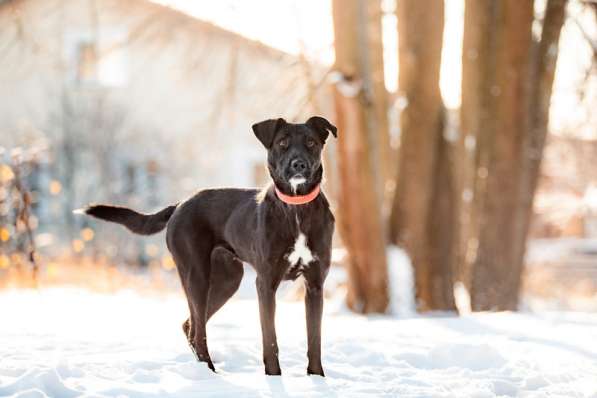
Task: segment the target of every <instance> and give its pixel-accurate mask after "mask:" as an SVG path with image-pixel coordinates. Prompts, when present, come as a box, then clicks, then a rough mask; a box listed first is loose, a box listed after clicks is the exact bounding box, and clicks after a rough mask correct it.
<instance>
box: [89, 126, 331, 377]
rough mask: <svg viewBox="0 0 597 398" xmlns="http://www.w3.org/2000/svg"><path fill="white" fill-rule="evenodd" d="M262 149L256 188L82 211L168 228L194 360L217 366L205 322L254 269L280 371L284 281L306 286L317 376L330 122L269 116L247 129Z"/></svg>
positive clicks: (266, 336)
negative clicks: (151, 210)
mask: <svg viewBox="0 0 597 398" xmlns="http://www.w3.org/2000/svg"><path fill="white" fill-rule="evenodd" d="M253 131H254V133H255V135H256V136H257V138H258V139H259V141H261V143H262V144H263V146H265V148H266V149H267V154H268V156H267V160H268V169H269V173H270V175H271V177H272V179H273V182H274V183H273V185H271V186H270V187H267V188H265V189H263V190H261V191H259V190H256V189H231V188H230V189H206V190H203V191H200V192H198V193H197V194H195V195H194V196H193V197H192V198H190V199H188V200H187V201H185V202H182V203H180V204H178V205H175V206H169V207H167V208H165V209H164V210H162V211H160V212H157V213H155V214H151V215H144V214H140V213H137V212H135V211H133V210H130V209H127V208H122V207H115V206H105V205H96V206H90V207H88V208H86V209H85V210H84V212H85V213H86V214H89V215H91V216H93V217H97V218H100V219H103V220H107V221H112V222H116V223H119V224H122V225H124V226H125V227H127V228H128V229H129V230H131V231H132V232H135V233H137V234H142V235H149V234H154V233H157V232H159V231H161V230H162V229H164V228H165V227H166V226H168V231H167V235H166V242H167V244H168V249H169V250H170V252H171V253H172V257H173V258H174V261H175V262H176V267H177V269H178V273H179V275H180V279H181V282H182V286H183V288H184V291H185V293H186V296H187V301H188V304H189V311H190V314H191V316H190V319H187V320H186V321H185V322H184V324H183V330H184V332H185V335H186V336H187V339H188V341H189V344H190V345H191V348H192V349H193V351H194V352H195V355H196V356H197V358H198V359H199V360H200V361H203V362H207V365H208V366H209V368H210V369H212V370H215V369H214V366H213V363H212V361H211V358H210V356H209V353H208V350H207V338H206V333H205V324H206V323H207V321H208V320H209V318H210V317H211V316H212V315H213V314H214V313H215V312H216V311H218V310H219V309H220V308H221V307H222V306H223V305H224V303H226V301H228V299H229V298H230V297H231V296H232V295H233V294H234V292H236V290H237V289H238V287H239V285H240V281H241V279H242V276H243V264H242V262H243V261H244V262H247V263H250V264H252V265H253V267H254V268H255V270H256V272H257V293H258V296H259V314H260V318H261V331H262V335H263V336H262V337H263V362H264V364H265V373H266V374H268V375H279V374H281V371H280V364H279V362H278V344H277V341H276V328H275V325H274V315H275V311H276V296H275V294H276V290H277V288H278V286H279V284H280V282H281V281H282V280H294V279H296V278H297V277H299V276H300V275H302V276H303V277H304V279H305V286H306V297H305V307H306V317H307V335H308V351H307V352H308V353H307V356H308V359H309V365H308V367H307V373H308V374H316V375H321V376H323V375H324V374H323V368H322V366H321V316H322V309H323V291H322V289H323V283H324V280H325V278H326V276H327V273H328V269H329V266H330V255H331V244H332V234H333V231H334V216H333V215H332V213H331V211H330V209H329V204H328V201H327V199H326V197H325V195H324V194H323V192H320V188H319V186H320V183H321V179H322V174H323V167H322V165H321V152H322V149H323V146H324V144H325V141H326V139H327V137H328V135H329V133H330V132H331V133H332V134H333V135H334V137H335V136H336V127H335V126H333V125H332V124H330V123H329V122H328V121H327V120H326V119H324V118H322V117H318V116H314V117H312V118H310V119H309V120H308V121H307V122H306V123H304V124H292V123H287V122H286V121H285V120H284V119H270V120H266V121H263V122H261V123H257V124H255V125H253Z"/></svg>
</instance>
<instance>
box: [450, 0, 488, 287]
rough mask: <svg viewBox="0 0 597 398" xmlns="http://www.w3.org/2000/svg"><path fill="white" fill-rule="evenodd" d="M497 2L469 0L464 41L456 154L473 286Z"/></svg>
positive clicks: (465, 270) (464, 262)
mask: <svg viewBox="0 0 597 398" xmlns="http://www.w3.org/2000/svg"><path fill="white" fill-rule="evenodd" d="M496 5H497V2H493V1H490V0H489V1H488V0H482V1H479V0H467V1H466V4H465V13H464V21H465V22H464V37H463V44H462V104H461V107H460V131H461V133H460V138H459V139H460V141H459V146H458V150H459V156H458V162H459V164H458V170H459V171H460V173H459V177H460V178H459V180H458V191H459V192H460V193H461V198H460V200H459V201H458V203H457V205H458V214H460V223H459V226H460V232H459V258H458V264H459V265H458V271H457V272H458V279H460V280H461V281H463V282H464V284H465V285H466V286H467V287H468V288H469V289H470V284H471V274H472V264H473V262H474V261H475V258H476V255H477V247H478V243H479V241H478V234H479V223H478V220H479V217H480V213H482V210H483V200H484V194H485V189H486V182H487V179H486V174H487V168H488V162H489V156H488V155H489V152H488V149H489V148H490V144H489V142H490V137H491V134H490V130H489V129H488V128H487V126H489V125H490V123H491V122H492V120H491V119H490V117H491V112H490V98H491V96H490V95H489V94H488V93H490V91H491V76H492V75H493V73H494V71H495V68H494V57H493V56H494V50H493V45H494V44H495V43H494V41H493V40H491V35H492V33H491V32H492V31H493V30H494V24H495V21H494V20H493V18H492V15H493V14H494V13H495V7H496Z"/></svg>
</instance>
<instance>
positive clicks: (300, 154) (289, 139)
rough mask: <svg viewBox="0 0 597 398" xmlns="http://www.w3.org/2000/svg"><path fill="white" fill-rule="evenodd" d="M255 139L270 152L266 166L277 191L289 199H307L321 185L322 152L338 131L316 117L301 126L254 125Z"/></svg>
mask: <svg viewBox="0 0 597 398" xmlns="http://www.w3.org/2000/svg"><path fill="white" fill-rule="evenodd" d="M253 132H254V133H255V136H257V138H258V139H259V141H261V143H262V144H263V146H264V147H265V148H266V149H267V165H268V169H269V173H270V175H271V177H272V179H273V180H274V183H275V184H276V187H277V188H278V189H279V190H280V191H282V192H283V193H285V194H288V195H305V194H307V193H308V192H310V191H311V190H313V189H314V188H315V187H316V186H317V184H319V183H320V182H321V178H322V175H323V167H322V165H321V152H322V149H323V146H324V145H325V141H326V139H327V138H328V135H329V133H332V134H333V135H334V137H336V132H337V129H336V127H335V126H334V125H332V124H331V123H330V122H328V121H327V120H326V119H324V118H322V117H319V116H313V117H312V118H310V119H309V120H307V122H305V123H302V124H294V123H287V122H286V121H285V120H284V119H269V120H264V121H263V122H259V123H256V124H254V125H253Z"/></svg>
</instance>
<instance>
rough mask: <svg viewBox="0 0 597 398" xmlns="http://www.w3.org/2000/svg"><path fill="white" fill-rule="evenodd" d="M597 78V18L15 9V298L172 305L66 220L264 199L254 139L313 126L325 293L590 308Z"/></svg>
mask: <svg viewBox="0 0 597 398" xmlns="http://www.w3.org/2000/svg"><path fill="white" fill-rule="evenodd" d="M596 71H597V3H596V2H594V1H592V0H569V1H565V0H535V1H530V0H529V1H476V0H467V1H465V0H446V1H444V2H442V1H434V2H429V1H417V0H398V1H395V0H383V1H380V0H369V1H358V0H347V1H341V0H333V1H328V0H326V1H321V0H304V1H298V0H259V1H251V2H246V1H240V0H223V1H218V2H213V1H207V0H196V1H185V0H156V1H149V0H130V1H117V0H44V1H41V0H3V1H0V88H1V89H0V287H2V288H14V287H48V286H56V285H76V286H84V287H89V288H92V289H99V290H102V291H114V290H117V289H121V288H130V287H135V288H141V289H148V290H149V289H151V290H154V291H155V290H166V291H167V290H176V291H178V290H177V289H178V279H177V275H176V270H175V269H174V263H173V261H172V259H171V258H170V256H169V254H168V252H167V250H166V248H165V243H164V236H163V234H160V235H157V236H153V237H149V238H147V237H143V238H141V237H136V236H133V235H132V234H130V233H128V232H127V231H125V230H124V229H123V228H120V227H117V226H114V225H108V224H102V223H96V222H95V221H93V220H91V219H89V218H84V217H76V216H75V215H73V214H72V210H73V209H75V208H79V207H82V206H84V205H86V204H88V203H90V202H109V203H116V204H119V205H124V206H131V207H134V208H135V209H138V210H140V211H145V212H150V211H153V210H156V209H158V208H162V207H164V206H166V205H169V204H172V203H175V202H178V201H180V200H182V199H184V198H186V197H188V196H190V195H191V194H192V193H193V192H195V191H196V190H198V189H202V188H207V187H221V186H234V187H243V186H262V185H264V184H266V183H268V181H269V176H268V174H267V170H266V168H265V152H264V150H263V149H262V147H261V145H260V144H259V142H258V141H257V140H256V139H255V138H254V136H253V133H252V132H251V129H250V126H251V125H252V124H253V123H255V122H258V121H261V120H263V119H267V118H272V117H284V118H286V119H287V120H288V121H293V122H302V121H304V120H306V119H307V118H308V117H310V116H311V115H322V116H324V117H326V118H328V119H329V120H330V121H331V122H332V123H334V124H335V125H337V126H338V129H339V133H338V135H339V137H338V140H337V141H334V142H329V144H328V146H327V149H326V154H325V156H326V159H325V174H326V182H325V187H324V188H325V190H326V194H327V195H328V197H329V198H330V199H331V201H332V203H333V207H334V212H335V214H336V218H337V220H338V222H337V233H336V236H335V242H334V255H333V262H334V264H333V265H334V267H333V270H332V274H331V275H332V277H331V278H330V281H329V282H328V286H327V289H328V294H330V295H342V296H345V297H346V304H347V306H348V307H349V308H350V309H352V310H354V311H356V312H361V313H371V312H388V311H395V310H396V308H395V307H392V306H393V305H395V304H392V303H394V302H395V300H393V298H394V297H399V298H400V300H402V305H404V303H410V304H407V305H410V306H411V307H412V308H413V309H416V310H418V311H421V312H423V311H429V310H445V311H458V312H460V313H464V312H468V311H471V310H473V311H478V310H516V309H526V308H545V307H549V308H553V307H557V308H566V309H574V310H595V309H597V115H596V113H597V112H595V110H597V74H596ZM330 141H332V140H330ZM295 290H296V293H297V294H296V295H294V294H293V296H300V287H297V288H296V289H295Z"/></svg>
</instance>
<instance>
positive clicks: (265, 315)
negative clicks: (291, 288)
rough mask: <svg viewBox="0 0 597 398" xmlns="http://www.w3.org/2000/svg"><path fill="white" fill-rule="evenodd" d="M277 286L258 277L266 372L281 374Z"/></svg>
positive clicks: (268, 373)
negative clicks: (276, 322) (276, 318)
mask: <svg viewBox="0 0 597 398" xmlns="http://www.w3.org/2000/svg"><path fill="white" fill-rule="evenodd" d="M276 288H277V284H275V283H273V282H272V281H268V280H264V279H262V278H260V277H258V278H257V296H258V297H259V316H260V318H261V334H262V341H263V364H264V365H265V374H267V375H281V374H282V371H281V370H280V362H279V361H278V341H277V339H276V325H275V315H276Z"/></svg>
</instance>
